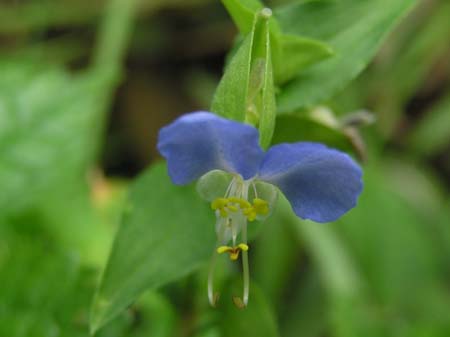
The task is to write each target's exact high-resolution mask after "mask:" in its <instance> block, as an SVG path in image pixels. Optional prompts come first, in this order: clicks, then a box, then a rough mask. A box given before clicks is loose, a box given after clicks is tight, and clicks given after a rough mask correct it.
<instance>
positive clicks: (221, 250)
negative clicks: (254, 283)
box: [217, 243, 248, 261]
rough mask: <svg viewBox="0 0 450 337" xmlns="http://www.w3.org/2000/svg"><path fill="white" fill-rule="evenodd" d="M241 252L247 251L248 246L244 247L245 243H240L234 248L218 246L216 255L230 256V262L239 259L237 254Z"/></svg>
mask: <svg viewBox="0 0 450 337" xmlns="http://www.w3.org/2000/svg"><path fill="white" fill-rule="evenodd" d="M241 251H244V252H246V251H248V245H246V244H245V243H240V244H239V245H237V246H235V247H230V246H220V247H218V248H217V253H219V254H223V253H228V254H230V260H231V261H236V260H237V259H238V258H239V253H240V252H241Z"/></svg>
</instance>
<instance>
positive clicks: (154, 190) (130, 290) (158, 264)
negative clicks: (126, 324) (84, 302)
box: [91, 164, 215, 331]
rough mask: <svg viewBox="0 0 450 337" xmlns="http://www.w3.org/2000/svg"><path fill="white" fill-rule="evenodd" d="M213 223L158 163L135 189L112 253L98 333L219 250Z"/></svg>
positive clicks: (100, 298) (97, 306)
mask: <svg viewBox="0 0 450 337" xmlns="http://www.w3.org/2000/svg"><path fill="white" fill-rule="evenodd" d="M214 242H215V240H214V219H213V213H212V212H211V211H210V209H209V207H208V204H207V203H205V202H204V201H202V200H201V199H200V198H199V197H198V196H197V194H196V192H195V189H194V188H193V186H189V187H177V186H175V185H173V184H172V183H171V181H170V179H169V177H168V176H167V169H166V166H165V165H161V164H159V165H156V166H154V167H152V168H151V169H150V170H148V171H147V172H146V173H144V174H143V175H142V176H141V177H140V178H139V179H137V180H136V181H135V183H134V184H133V185H132V187H131V192H130V208H129V210H128V211H126V212H125V214H124V216H123V221H122V224H121V227H120V229H119V231H118V233H117V236H116V239H115V242H114V245H113V248H112V252H111V255H110V257H109V261H108V264H107V267H106V270H105V272H104V275H103V279H102V282H101V284H100V286H99V289H98V292H97V295H96V297H95V299H94V303H93V309H92V317H91V327H92V330H93V331H95V330H97V329H98V328H100V327H101V326H103V325H104V324H105V323H106V322H107V321H108V320H110V319H111V318H113V317H114V316H116V315H117V314H118V313H119V312H121V311H122V310H123V309H125V308H126V307H127V306H128V305H129V304H130V303H131V302H132V301H133V300H134V299H136V297H137V296H139V295H140V294H141V293H142V292H143V291H145V290H146V289H150V288H156V287H159V286H162V285H164V284H166V283H167V282H171V281H174V280H176V279H177V278H180V277H182V276H184V275H186V274H188V273H189V272H191V271H193V270H194V269H195V268H197V267H199V266H201V265H202V264H203V263H204V262H205V261H206V260H207V259H208V258H209V257H210V255H211V253H212V251H213V247H214Z"/></svg>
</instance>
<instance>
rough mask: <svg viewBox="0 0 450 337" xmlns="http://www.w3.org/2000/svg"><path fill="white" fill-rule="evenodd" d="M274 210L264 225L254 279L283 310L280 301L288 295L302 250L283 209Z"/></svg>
mask: <svg viewBox="0 0 450 337" xmlns="http://www.w3.org/2000/svg"><path fill="white" fill-rule="evenodd" d="M275 206H276V205H275ZM274 208H275V210H274V213H273V214H272V215H270V216H269V217H268V218H267V220H265V221H264V224H263V225H262V226H263V230H261V231H260V233H259V235H258V237H257V240H256V242H255V247H256V249H255V251H254V253H253V255H252V257H251V261H252V263H253V265H254V266H253V268H252V277H253V278H254V279H255V281H256V282H257V283H258V285H259V286H260V288H261V290H262V291H263V292H264V294H265V296H266V298H267V299H268V300H269V301H270V303H271V304H272V305H274V306H275V307H278V305H281V306H283V304H282V303H280V301H282V299H283V295H285V293H286V285H287V283H288V282H289V279H290V277H291V272H292V271H293V270H295V269H296V263H297V262H298V259H297V258H298V255H299V252H300V247H299V245H298V244H297V240H295V236H294V235H292V234H293V233H292V230H291V227H290V226H287V225H286V222H285V221H283V216H282V214H281V211H280V209H279V208H277V207H274ZM251 249H252V248H251ZM252 250H253V249H252ZM284 309H285V308H282V310H284Z"/></svg>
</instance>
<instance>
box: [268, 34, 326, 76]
mask: <svg viewBox="0 0 450 337" xmlns="http://www.w3.org/2000/svg"><path fill="white" fill-rule="evenodd" d="M280 41H281V53H282V56H281V60H280V62H279V67H278V68H277V69H276V81H277V83H285V82H287V81H289V80H291V79H292V78H294V77H296V76H298V73H299V72H300V71H301V70H303V69H305V68H307V67H309V66H311V65H313V64H315V63H317V62H320V61H322V60H324V59H326V58H328V57H330V56H332V55H333V50H332V48H331V47H330V46H329V45H327V44H325V43H323V42H321V41H318V40H314V39H310V38H304V37H300V36H297V35H293V34H283V35H281V36H280Z"/></svg>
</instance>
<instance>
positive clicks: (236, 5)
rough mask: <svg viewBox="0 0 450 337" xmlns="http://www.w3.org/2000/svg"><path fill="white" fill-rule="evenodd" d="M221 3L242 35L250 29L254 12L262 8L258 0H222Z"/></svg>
mask: <svg viewBox="0 0 450 337" xmlns="http://www.w3.org/2000/svg"><path fill="white" fill-rule="evenodd" d="M222 3H223V5H224V6H225V8H226V9H227V11H228V13H230V15H231V17H232V18H233V21H234V23H235V24H236V26H237V27H238V28H239V31H240V32H241V34H243V35H247V34H249V33H250V32H251V31H252V28H253V19H254V17H255V13H256V12H257V11H258V10H260V9H262V8H263V5H262V4H261V2H259V1H258V0H222Z"/></svg>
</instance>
